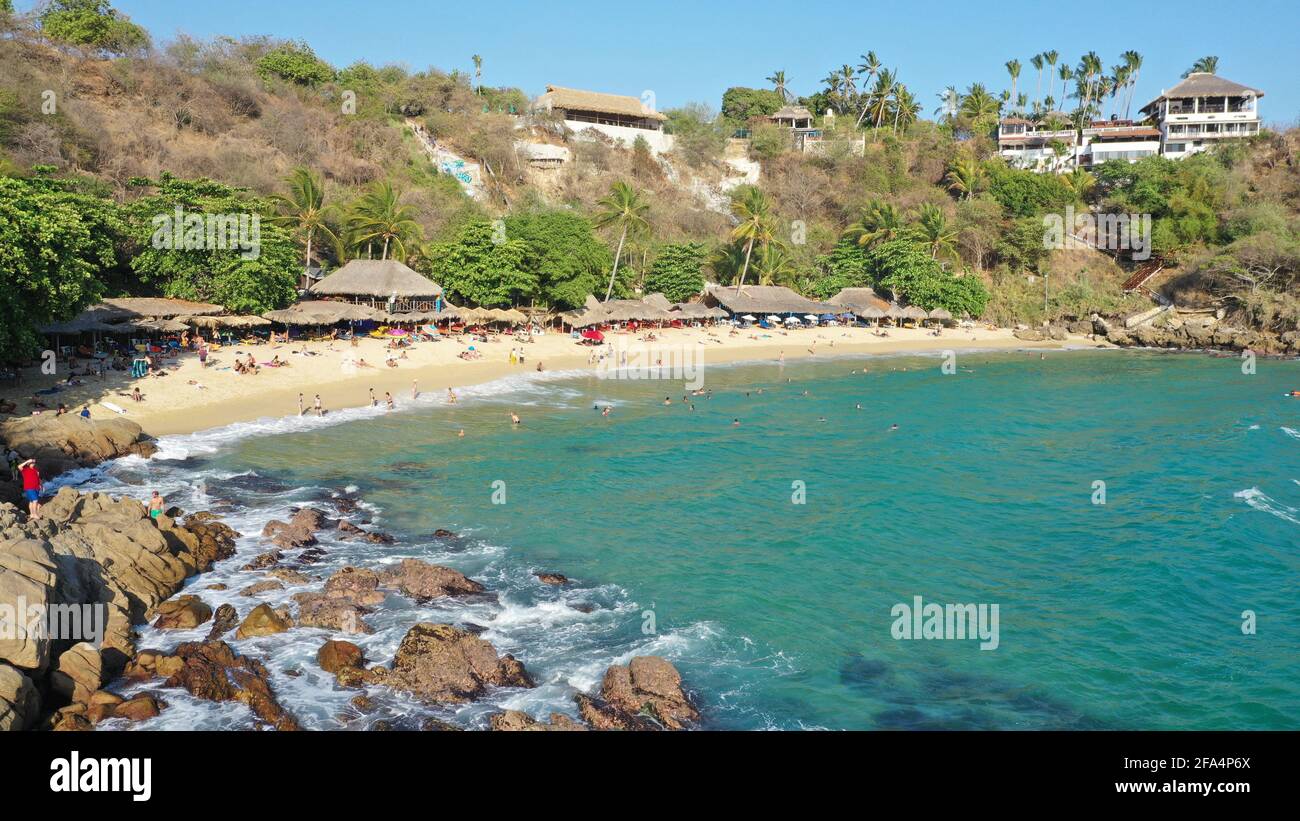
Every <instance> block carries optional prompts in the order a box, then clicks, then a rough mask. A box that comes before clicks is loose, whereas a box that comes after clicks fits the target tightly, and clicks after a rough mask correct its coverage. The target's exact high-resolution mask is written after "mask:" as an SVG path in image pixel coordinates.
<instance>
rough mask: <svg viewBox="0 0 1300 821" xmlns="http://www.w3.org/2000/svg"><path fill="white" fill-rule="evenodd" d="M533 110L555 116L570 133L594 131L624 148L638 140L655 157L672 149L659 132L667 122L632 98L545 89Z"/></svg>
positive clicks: (559, 87) (575, 90)
mask: <svg viewBox="0 0 1300 821" xmlns="http://www.w3.org/2000/svg"><path fill="white" fill-rule="evenodd" d="M534 108H536V109H538V110H542V111H550V112H554V113H556V114H558V115H559V116H560V117H561V118H562V119H563V120H564V124H565V126H566V127H568V128H569V129H570V130H572V131H574V132H577V133H581V132H582V131H584V130H586V129H594V130H595V131H597V132H599V133H601V134H604V135H605V136H607V137H610V138H611V139H613V140H615V141H616V142H621V143H624V145H625V146H626V147H628V148H630V147H631V146H632V144H633V143H634V142H636V139H637V138H638V137H641V138H643V139H644V140H645V141H646V142H647V143H649V144H650V148H651V149H652V150H653V151H654V152H655V153H656V154H662V153H665V152H667V151H671V150H672V147H673V138H672V135H671V134H665V133H664V131H663V128H664V122H665V121H666V120H667V119H668V118H667V117H665V116H664V115H663V114H660V113H659V112H658V111H655V110H654V109H653V108H652V107H650V106H648V105H646V104H645V103H644V102H642V101H641V100H639V99H638V98H636V97H628V96H624V95H622V94H605V93H603V92H599V91H582V90H580V89H576V88H564V87H563V86H555V85H548V86H547V87H546V93H545V94H542V95H541V96H539V97H538V98H537V102H536V103H535V105H534Z"/></svg>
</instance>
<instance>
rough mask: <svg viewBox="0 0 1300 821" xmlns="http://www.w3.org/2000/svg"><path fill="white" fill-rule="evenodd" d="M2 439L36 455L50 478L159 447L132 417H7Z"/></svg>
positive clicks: (0, 432)
mask: <svg viewBox="0 0 1300 821" xmlns="http://www.w3.org/2000/svg"><path fill="white" fill-rule="evenodd" d="M0 440H3V441H4V442H5V443H6V444H7V446H8V447H10V448H12V449H14V450H16V451H18V453H19V455H21V456H22V457H23V458H24V459H35V460H36V461H37V464H39V465H40V468H41V474H42V475H43V476H44V478H45V480H46V481H47V482H48V481H49V480H50V479H53V478H54V477H56V476H58V475H59V474H60V473H63V472H65V471H69V470H73V469H75V468H78V467H88V466H90V465H97V464H99V463H100V462H103V461H105V460H106V459H116V458H117V457H119V456H127V455H130V454H138V455H140V456H145V457H148V456H152V455H153V454H154V452H155V451H156V450H157V447H156V446H155V445H154V443H153V442H152V441H150V440H149V438H148V437H147V436H145V435H144V432H143V431H142V430H141V428H140V426H139V425H137V424H136V423H135V422H132V421H130V420H129V419H121V418H117V419H83V418H81V417H80V416H74V415H72V414H68V415H67V416H55V415H54V414H49V413H45V414H41V415H39V416H19V417H14V418H12V419H7V420H5V421H4V422H0Z"/></svg>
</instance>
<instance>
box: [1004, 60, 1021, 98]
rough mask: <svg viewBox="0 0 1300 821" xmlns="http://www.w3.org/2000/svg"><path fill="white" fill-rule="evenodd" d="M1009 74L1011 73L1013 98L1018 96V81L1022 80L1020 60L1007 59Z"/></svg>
mask: <svg viewBox="0 0 1300 821" xmlns="http://www.w3.org/2000/svg"><path fill="white" fill-rule="evenodd" d="M1007 74H1010V75H1011V98H1012V99H1015V96H1016V83H1017V82H1019V81H1020V61H1019V60H1016V59H1014V58H1013V59H1011V60H1008V61H1007Z"/></svg>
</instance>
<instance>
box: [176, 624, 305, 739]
mask: <svg viewBox="0 0 1300 821" xmlns="http://www.w3.org/2000/svg"><path fill="white" fill-rule="evenodd" d="M175 655H176V657H177V658H179V659H180V660H181V662H182V664H181V667H180V669H179V670H177V671H176V672H175V673H174V674H173V675H171V676H170V677H169V678H168V679H167V680H166V681H165V682H163V686H164V687H183V688H185V689H186V690H187V691H188V692H189V693H190V695H192V696H194V697H195V698H201V699H204V700H206V701H239V702H242V703H244V704H246V705H248V707H249V709H251V710H252V711H253V714H254V715H255V716H257V717H258V718H259V719H260V720H262V721H263V722H265V723H267V724H269V725H270V726H272V727H274V728H275V729H277V730H297V729H299V727H298V722H297V720H296V719H295V718H294V717H293V716H292V715H290V714H289V712H288V711H286V710H285V709H284V708H283V707H281V706H280V703H279V701H278V700H276V697H275V692H274V691H273V690H272V689H271V685H270V680H269V675H268V674H267V670H266V667H265V666H263V665H262V663H261V662H260V661H257V660H256V659H253V658H250V657H248V656H241V655H239V654H238V653H236V652H235V651H234V650H233V649H231V647H230V645H228V644H226V643H225V642H224V641H213V642H188V643H185V644H182V645H180V646H179V647H177V648H176V654H175Z"/></svg>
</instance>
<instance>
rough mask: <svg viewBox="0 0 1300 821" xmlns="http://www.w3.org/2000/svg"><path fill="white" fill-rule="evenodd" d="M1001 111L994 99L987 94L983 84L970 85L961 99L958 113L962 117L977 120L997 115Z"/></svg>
mask: <svg viewBox="0 0 1300 821" xmlns="http://www.w3.org/2000/svg"><path fill="white" fill-rule="evenodd" d="M1000 110H1001V106H1000V105H999V103H998V101H997V99H996V98H994V97H993V95H992V94H989V92H988V89H986V88H985V87H984V84H983V83H971V85H970V87H969V88H967V89H966V93H965V94H964V95H962V98H961V108H960V112H961V115H962V116H963V117H968V118H969V119H972V120H978V119H980V118H981V117H988V116H993V115H996V114H998V112H999V111H1000Z"/></svg>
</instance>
